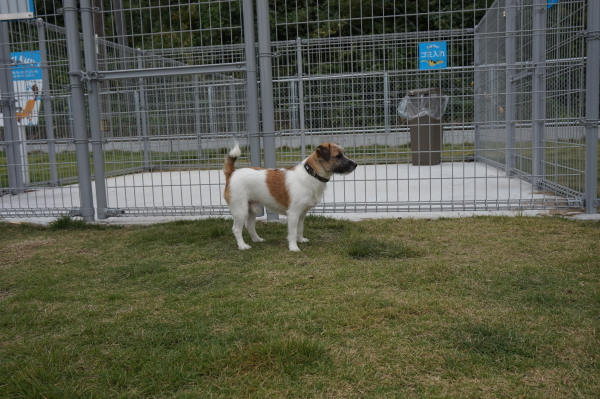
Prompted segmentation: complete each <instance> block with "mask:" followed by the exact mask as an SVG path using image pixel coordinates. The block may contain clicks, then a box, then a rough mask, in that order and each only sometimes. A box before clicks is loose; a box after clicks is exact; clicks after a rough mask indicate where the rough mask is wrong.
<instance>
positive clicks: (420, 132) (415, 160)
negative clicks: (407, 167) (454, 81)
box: [407, 88, 444, 165]
mask: <svg viewBox="0 0 600 399" xmlns="http://www.w3.org/2000/svg"><path fill="white" fill-rule="evenodd" d="M443 95H444V92H443V91H442V90H441V89H437V88H431V89H418V90H410V91H408V93H407V96H408V98H409V101H411V100H414V101H422V100H423V98H422V97H425V98H427V97H432V98H431V99H429V106H430V107H439V106H441V99H442V96H443ZM408 125H409V128H410V143H411V152H412V164H413V165H439V164H440V163H441V162H442V121H441V119H435V118H432V117H431V116H429V115H423V116H419V117H416V118H413V119H409V121H408Z"/></svg>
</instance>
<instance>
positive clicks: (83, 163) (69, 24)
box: [63, 0, 94, 222]
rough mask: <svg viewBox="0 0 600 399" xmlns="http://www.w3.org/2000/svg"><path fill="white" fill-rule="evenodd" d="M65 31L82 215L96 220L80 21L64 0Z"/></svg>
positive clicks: (73, 5)
mask: <svg viewBox="0 0 600 399" xmlns="http://www.w3.org/2000/svg"><path fill="white" fill-rule="evenodd" d="M63 10H64V19H65V31H66V39H67V57H68V59H69V83H70V86H71V98H72V104H71V112H72V115H73V131H74V137H75V151H76V154H77V173H78V179H79V196H80V199H81V216H82V217H83V220H84V221H86V222H93V221H94V196H93V194H92V176H91V170H90V152H89V148H88V142H89V140H88V135H87V126H86V111H85V95H84V91H83V82H82V69H81V48H80V47H79V21H78V15H77V4H76V0H63Z"/></svg>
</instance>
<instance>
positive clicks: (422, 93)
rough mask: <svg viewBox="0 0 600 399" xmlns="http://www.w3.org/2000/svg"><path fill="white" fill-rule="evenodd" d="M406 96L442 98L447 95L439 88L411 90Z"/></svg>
mask: <svg viewBox="0 0 600 399" xmlns="http://www.w3.org/2000/svg"><path fill="white" fill-rule="evenodd" d="M406 94H407V95H408V96H410V97H420V96H430V95H434V96H441V95H443V94H445V93H444V92H443V91H442V89H440V88H439V87H430V88H427V89H415V90H409V91H408V92H407V93H406Z"/></svg>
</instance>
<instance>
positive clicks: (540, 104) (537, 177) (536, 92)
mask: <svg viewBox="0 0 600 399" xmlns="http://www.w3.org/2000/svg"><path fill="white" fill-rule="evenodd" d="M547 8H548V2H547V0H535V2H534V4H533V38H532V47H533V49H532V51H533V68H534V71H533V95H532V103H533V111H532V118H531V119H532V125H533V127H532V143H531V147H532V154H531V158H532V159H531V162H532V164H533V165H532V171H531V175H532V180H531V184H532V185H533V187H534V188H539V183H540V181H541V180H542V179H543V178H544V129H545V122H546V10H547Z"/></svg>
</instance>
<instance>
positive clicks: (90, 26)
mask: <svg viewBox="0 0 600 399" xmlns="http://www.w3.org/2000/svg"><path fill="white" fill-rule="evenodd" d="M80 6H81V9H80V11H81V28H82V34H83V52H84V56H85V69H86V70H87V71H88V72H92V73H95V72H97V71H98V62H97V60H96V38H95V36H94V20H93V17H92V12H93V9H92V4H91V2H90V0H81V3H80ZM88 78H91V79H89V80H88V108H89V113H90V115H89V116H90V133H91V136H92V154H93V155H94V184H95V186H96V215H97V216H98V219H106V218H108V214H107V211H108V202H107V199H106V177H105V174H104V148H103V145H102V131H101V130H100V93H99V89H98V81H97V80H96V79H95V77H94V76H88Z"/></svg>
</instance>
